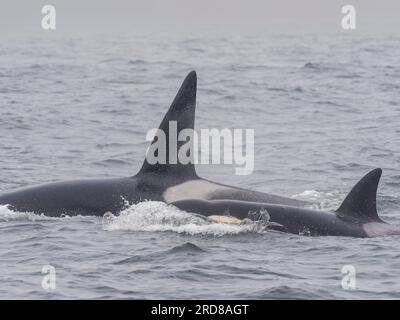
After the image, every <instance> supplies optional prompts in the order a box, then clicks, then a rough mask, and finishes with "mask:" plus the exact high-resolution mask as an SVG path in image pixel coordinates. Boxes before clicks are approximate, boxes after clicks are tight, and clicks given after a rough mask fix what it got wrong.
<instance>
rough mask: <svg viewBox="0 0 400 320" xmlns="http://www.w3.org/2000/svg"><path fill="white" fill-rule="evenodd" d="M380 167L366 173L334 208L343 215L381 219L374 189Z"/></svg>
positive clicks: (369, 219) (378, 178)
mask: <svg viewBox="0 0 400 320" xmlns="http://www.w3.org/2000/svg"><path fill="white" fill-rule="evenodd" d="M381 175H382V169H380V168H377V169H374V170H372V171H371V172H369V173H367V174H366V175H365V176H364V177H363V178H362V179H361V180H360V181H359V182H358V183H357V184H356V185H355V186H354V187H353V189H352V190H351V191H350V193H349V194H348V195H347V197H346V199H344V201H343V203H342V204H341V206H340V207H339V209H337V210H336V212H337V213H338V214H339V215H342V216H343V217H352V218H357V219H361V220H367V221H382V220H381V219H380V218H379V217H378V213H377V210H376V191H377V189H378V184H379V180H380V178H381Z"/></svg>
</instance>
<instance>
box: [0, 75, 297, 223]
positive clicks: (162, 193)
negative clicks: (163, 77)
mask: <svg viewBox="0 0 400 320" xmlns="http://www.w3.org/2000/svg"><path fill="white" fill-rule="evenodd" d="M196 90H197V76H196V73H195V72H194V71H192V72H190V73H189V74H188V76H187V77H186V79H185V80H184V82H183V84H182V86H181V88H180V89H179V91H178V93H177V95H176V97H175V99H174V100H173V102H172V105H171V106H170V108H169V110H168V112H167V114H166V115H165V117H164V119H163V120H162V122H161V125H160V127H159V129H161V130H163V131H164V132H165V133H166V135H168V132H169V122H170V121H176V123H177V130H178V132H180V131H181V130H183V129H192V130H193V129H194V122H195V108H196ZM154 142H155V141H154V140H153V142H152V143H154ZM168 143H169V141H168V140H167V144H168ZM183 143H184V142H182V141H176V144H177V147H178V148H179V147H180V146H181V145H182V144H183ZM168 149H169V148H168V145H167V149H166V150H167V151H168ZM168 157H169V154H167V158H168ZM184 199H202V200H215V199H225V200H229V199H234V200H241V201H250V202H262V203H270V204H282V205H291V206H304V205H305V202H303V201H299V200H295V199H291V198H287V197H281V196H276V195H272V194H267V193H261V192H257V191H251V190H246V189H242V188H237V187H233V186H228V185H223V184H220V183H215V182H212V181H208V180H206V179H202V178H200V177H198V175H197V174H196V170H195V166H194V164H193V163H189V164H181V163H177V164H168V162H167V164H160V163H157V164H150V163H148V161H147V158H146V159H145V160H144V163H143V166H142V168H141V169H140V171H139V172H138V173H137V174H136V175H135V176H131V177H126V178H115V179H95V180H78V181H66V182H56V183H48V184H43V185H38V186H32V187H27V188H22V189H19V190H15V191H11V192H8V193H4V194H2V195H0V204H2V205H8V206H9V208H10V209H11V210H15V211H20V212H33V213H36V214H44V215H47V216H53V217H57V216H61V215H69V216H73V215H95V216H102V215H104V214H105V213H106V212H111V213H113V214H116V213H119V212H120V211H121V210H122V209H123V208H125V206H126V203H129V204H135V203H138V202H141V201H145V200H153V201H163V202H166V203H171V202H175V201H178V200H184Z"/></svg>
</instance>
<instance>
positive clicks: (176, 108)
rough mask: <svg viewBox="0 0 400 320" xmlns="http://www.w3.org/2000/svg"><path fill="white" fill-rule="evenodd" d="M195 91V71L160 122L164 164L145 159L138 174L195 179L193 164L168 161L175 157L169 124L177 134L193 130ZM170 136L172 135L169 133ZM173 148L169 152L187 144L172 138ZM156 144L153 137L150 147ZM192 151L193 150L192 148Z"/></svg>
mask: <svg viewBox="0 0 400 320" xmlns="http://www.w3.org/2000/svg"><path fill="white" fill-rule="evenodd" d="M196 90H197V75H196V72H195V71H192V72H190V73H189V74H188V75H187V76H186V78H185V80H184V81H183V83H182V85H181V87H180V89H179V91H178V93H177V94H176V96H175V99H174V101H173V102H172V104H171V106H170V108H169V110H168V112H167V114H166V115H165V116H164V119H163V120H162V121H161V124H160V126H159V130H161V131H163V132H164V133H165V136H166V141H165V142H166V145H165V147H166V150H165V157H166V163H155V164H150V163H149V162H148V161H147V157H146V159H145V160H144V163H143V166H142V168H141V169H140V172H139V174H145V173H157V174H170V175H174V176H175V177H177V178H181V179H191V178H194V177H197V175H196V171H195V167H194V163H188V164H181V163H180V162H179V161H173V160H172V161H170V159H172V158H175V159H176V154H175V155H170V152H169V151H170V139H169V135H170V132H169V131H170V130H169V129H170V122H171V123H174V125H175V124H176V129H177V130H176V131H177V133H178V134H179V132H180V131H181V130H183V129H192V130H194V118H195V109H196ZM171 136H173V134H172V133H171ZM172 139H173V143H174V144H175V148H174V147H173V146H172V148H171V150H172V149H174V150H179V148H180V147H181V146H182V145H183V144H185V143H187V142H186V141H178V137H176V139H175V138H172ZM156 142H157V138H156V137H155V138H154V139H153V141H152V142H151V145H153V144H154V143H156ZM192 150H193V148H192ZM175 162H176V163H175Z"/></svg>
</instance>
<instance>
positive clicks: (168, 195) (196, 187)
mask: <svg viewBox="0 0 400 320" xmlns="http://www.w3.org/2000/svg"><path fill="white" fill-rule="evenodd" d="M221 190H231V188H228V187H224V186H220V185H218V184H216V183H212V182H208V181H205V180H201V179H196V180H190V181H186V182H184V183H181V184H178V185H176V186H173V187H170V188H168V189H166V190H165V191H164V193H163V197H164V199H165V201H166V202H167V203H171V202H174V201H178V200H185V199H204V200H206V199H208V198H209V196H210V195H211V194H212V193H213V192H216V191H221Z"/></svg>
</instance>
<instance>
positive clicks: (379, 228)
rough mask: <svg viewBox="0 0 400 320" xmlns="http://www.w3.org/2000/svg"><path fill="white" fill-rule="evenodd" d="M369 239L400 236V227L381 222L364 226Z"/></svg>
mask: <svg viewBox="0 0 400 320" xmlns="http://www.w3.org/2000/svg"><path fill="white" fill-rule="evenodd" d="M363 228H364V231H365V233H366V234H367V236H368V237H379V236H391V235H400V227H399V226H395V225H390V224H387V223H381V222H369V223H366V224H364V225H363Z"/></svg>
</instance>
